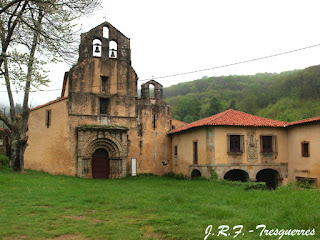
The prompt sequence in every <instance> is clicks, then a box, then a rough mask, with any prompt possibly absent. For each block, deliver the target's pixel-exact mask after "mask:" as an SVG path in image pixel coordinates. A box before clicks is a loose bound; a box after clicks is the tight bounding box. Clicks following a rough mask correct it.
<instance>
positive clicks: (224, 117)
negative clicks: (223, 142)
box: [168, 109, 320, 134]
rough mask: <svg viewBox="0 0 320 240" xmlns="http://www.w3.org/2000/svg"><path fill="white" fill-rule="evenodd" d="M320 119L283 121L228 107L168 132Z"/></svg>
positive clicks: (283, 124)
mask: <svg viewBox="0 0 320 240" xmlns="http://www.w3.org/2000/svg"><path fill="white" fill-rule="evenodd" d="M314 121H320V116H319V117H315V118H309V119H305V120H300V121H295V122H284V121H278V120H273V119H269V118H263V117H258V116H255V115H252V114H248V113H244V112H240V111H237V110H233V109H229V110H227V111H224V112H221V113H218V114H216V115H213V116H211V117H207V118H203V119H200V120H198V121H195V122H192V123H189V124H186V125H184V126H182V127H180V128H177V129H173V130H171V131H170V132H168V134H173V133H178V132H182V131H185V130H188V129H192V128H196V127H203V126H241V127H276V128H284V127H288V126H293V125H297V124H303V123H309V122H314Z"/></svg>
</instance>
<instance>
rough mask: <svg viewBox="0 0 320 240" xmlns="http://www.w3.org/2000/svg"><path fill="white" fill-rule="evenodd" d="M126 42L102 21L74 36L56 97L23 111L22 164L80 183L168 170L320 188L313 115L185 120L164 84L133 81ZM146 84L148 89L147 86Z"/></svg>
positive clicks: (229, 114)
mask: <svg viewBox="0 0 320 240" xmlns="http://www.w3.org/2000/svg"><path fill="white" fill-rule="evenodd" d="M137 84H138V77H137V74H136V72H135V71H134V69H133V68H132V66H131V51H130V39H129V38H127V37H125V36H124V35H123V34H122V33H121V32H120V31H118V30H117V29H116V28H114V27H113V26H112V25H111V24H110V23H108V22H104V23H102V24H101V25H99V26H97V27H95V28H93V29H92V30H90V31H89V32H87V33H83V34H82V35H81V44H80V46H79V60H78V63H77V64H76V65H75V66H74V67H72V68H71V69H70V71H69V72H67V73H65V77H64V80H63V89H62V93H61V97H60V98H59V99H57V100H55V101H52V102H49V103H47V104H44V105H42V106H39V107H36V108H34V109H31V112H30V117H29V130H28V133H27V134H28V137H29V140H28V144H29V146H28V147H27V149H26V151H25V156H24V157H25V168H26V169H33V170H41V171H46V172H49V173H51V174H63V175H72V176H78V177H83V178H104V179H108V178H120V177H124V176H126V175H136V174H141V173H154V174H159V175H162V174H165V173H168V172H174V173H176V174H183V175H186V176H188V177H196V176H205V177H211V175H212V173H213V172H214V173H215V174H216V175H217V177H218V179H228V180H237V181H247V180H251V181H264V182H266V183H267V185H268V186H269V187H273V188H275V187H276V186H278V185H286V184H287V183H288V182H290V181H298V182H299V181H307V182H308V183H310V184H313V185H319V179H320V158H319V156H320V117H315V118H311V119H305V120H301V121H296V122H282V121H276V120H272V119H267V118H261V117H258V116H254V115H251V114H247V113H243V112H239V111H235V110H232V109H229V110H227V111H225V112H222V113H218V114H216V115H214V116H211V117H208V118H205V119H201V120H199V121H196V122H193V123H190V124H185V123H183V122H180V121H177V120H175V119H173V118H172V112H171V108H170V106H169V105H168V104H166V103H165V102H164V100H163V99H162V95H163V92H162V85H161V84H159V83H158V82H156V81H154V80H151V81H149V82H146V83H144V84H142V85H141V96H140V97H138V89H137ZM150 86H153V91H151V90H150Z"/></svg>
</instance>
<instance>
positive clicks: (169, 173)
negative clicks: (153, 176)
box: [163, 172, 188, 180]
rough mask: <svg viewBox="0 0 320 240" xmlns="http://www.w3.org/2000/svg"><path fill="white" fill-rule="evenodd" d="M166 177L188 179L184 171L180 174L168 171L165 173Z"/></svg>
mask: <svg viewBox="0 0 320 240" xmlns="http://www.w3.org/2000/svg"><path fill="white" fill-rule="evenodd" d="M163 176H164V177H168V178H174V179H177V180H185V179H188V177H187V176H185V175H183V174H182V173H179V174H175V173H174V172H168V173H165V174H163Z"/></svg>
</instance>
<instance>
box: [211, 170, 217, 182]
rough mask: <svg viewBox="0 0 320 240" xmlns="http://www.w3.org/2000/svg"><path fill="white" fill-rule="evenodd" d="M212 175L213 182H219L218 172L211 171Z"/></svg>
mask: <svg viewBox="0 0 320 240" xmlns="http://www.w3.org/2000/svg"><path fill="white" fill-rule="evenodd" d="M210 174H211V179H212V180H218V174H217V173H216V171H215V170H214V169H212V170H211V172H210Z"/></svg>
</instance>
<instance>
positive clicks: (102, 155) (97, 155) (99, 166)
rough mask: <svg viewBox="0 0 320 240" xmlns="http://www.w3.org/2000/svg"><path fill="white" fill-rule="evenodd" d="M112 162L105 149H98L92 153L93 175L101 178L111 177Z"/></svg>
mask: <svg viewBox="0 0 320 240" xmlns="http://www.w3.org/2000/svg"><path fill="white" fill-rule="evenodd" d="M109 173H110V162H109V158H108V152H107V151H106V150H104V149H98V150H96V151H95V152H94V154H93V155H92V177H93V178H99V179H107V178H109Z"/></svg>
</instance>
